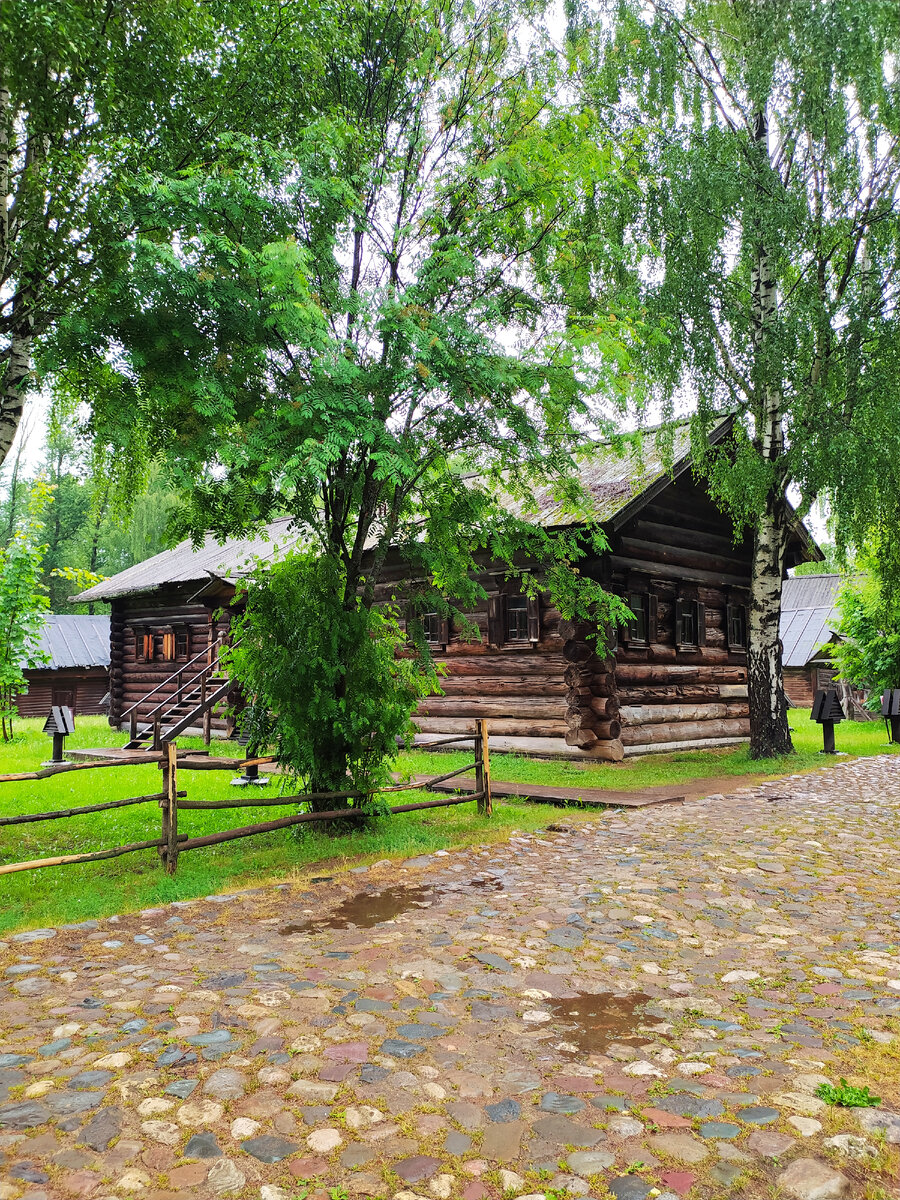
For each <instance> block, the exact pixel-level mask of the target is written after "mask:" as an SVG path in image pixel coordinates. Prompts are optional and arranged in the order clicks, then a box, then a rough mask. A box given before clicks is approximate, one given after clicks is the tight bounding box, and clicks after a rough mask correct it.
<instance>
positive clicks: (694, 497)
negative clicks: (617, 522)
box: [607, 473, 752, 754]
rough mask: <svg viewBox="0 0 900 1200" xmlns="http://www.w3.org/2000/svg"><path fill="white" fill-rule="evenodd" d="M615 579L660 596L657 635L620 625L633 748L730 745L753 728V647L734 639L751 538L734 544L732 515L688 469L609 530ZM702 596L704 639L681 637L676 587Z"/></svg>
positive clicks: (625, 714)
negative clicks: (635, 638) (731, 618)
mask: <svg viewBox="0 0 900 1200" xmlns="http://www.w3.org/2000/svg"><path fill="white" fill-rule="evenodd" d="M611 550H612V554H611V556H610V558H609V560H608V568H607V569H608V572H609V574H608V579H609V584H610V586H611V587H612V590H613V591H615V592H617V593H619V594H620V595H625V594H627V593H628V591H629V590H630V585H633V586H635V587H636V589H637V590H638V591H641V590H645V589H648V590H649V593H650V594H651V595H652V596H654V597H655V604H656V622H655V624H656V629H655V638H654V640H653V642H652V644H650V645H647V646H639V647H638V646H633V645H630V644H629V642H628V638H627V633H626V634H623V635H620V639H619V647H618V649H617V651H616V669H615V681H616V693H617V696H618V699H619V704H620V708H619V714H620V720H621V723H622V732H621V740H622V743H623V746H624V747H625V752H626V754H634V753H647V752H653V751H659V752H663V751H668V750H676V749H684V748H689V747H693V746H701V745H704V746H709V745H729V744H732V743H734V742H736V741H738V740H741V739H743V738H746V737H749V734H750V721H749V715H748V714H749V708H748V704H747V654H746V650H745V649H740V650H734V649H729V646H728V637H727V629H726V614H727V608H728V605H729V604H732V605H734V606H736V607H745V608H746V607H747V606H748V604H749V588H750V571H751V550H752V547H751V542H750V539H749V538H745V539H744V540H743V541H742V542H740V543H739V544H738V545H735V544H734V540H733V535H732V529H731V523H730V521H729V520H728V519H727V517H725V516H724V515H723V514H722V513H720V512H719V511H718V509H717V508H716V506H715V505H714V504H713V502H712V501H711V500H710V499H709V496H708V495H707V494H706V493H705V491H704V490H703V489H702V488H701V487H700V486H698V485H697V484H696V483H695V482H694V481H693V479H692V478H691V476H690V475H689V474H688V473H685V474H683V475H681V476H680V477H679V478H678V479H677V480H675V481H674V482H673V483H670V484H669V485H668V486H667V487H666V488H665V489H664V490H663V491H662V492H660V493H659V495H658V496H656V497H655V499H654V500H653V501H652V502H651V503H650V504H648V505H646V506H645V507H644V508H643V509H641V511H640V512H639V513H638V514H637V515H636V517H635V519H634V520H632V521H629V522H628V523H627V524H626V525H624V526H623V528H622V529H621V530H619V531H618V532H617V533H616V534H615V535H614V536H613V537H612V538H611ZM680 596H681V597H685V598H687V599H689V600H696V601H697V602H698V603H699V604H700V605H702V606H703V615H704V620H703V624H704V626H705V634H704V635H703V636H702V637H701V640H702V642H703V643H704V644H702V645H698V647H697V648H696V649H695V650H682V649H679V648H678V647H677V645H676V636H675V624H676V620H675V618H676V604H677V601H678V599H679V597H680Z"/></svg>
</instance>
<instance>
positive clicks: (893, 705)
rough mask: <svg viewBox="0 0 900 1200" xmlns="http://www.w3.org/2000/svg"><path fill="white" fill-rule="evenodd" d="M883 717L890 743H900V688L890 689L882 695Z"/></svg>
mask: <svg viewBox="0 0 900 1200" xmlns="http://www.w3.org/2000/svg"><path fill="white" fill-rule="evenodd" d="M881 715H882V716H883V717H884V723H885V725H886V726H887V730H888V741H889V742H900V688H888V690H887V691H886V692H882V693H881Z"/></svg>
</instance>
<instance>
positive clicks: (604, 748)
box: [415, 723, 625, 762]
mask: <svg viewBox="0 0 900 1200" xmlns="http://www.w3.org/2000/svg"><path fill="white" fill-rule="evenodd" d="M415 744H416V746H417V747H420V748H422V749H425V748H427V746H428V739H427V736H425V737H423V736H422V735H421V734H418V735H416V738H415ZM490 748H491V750H492V751H493V752H494V753H500V754H504V753H509V754H524V755H527V756H528V757H530V758H551V759H553V758H562V759H574V760H576V761H580V762H583V761H585V760H595V759H596V760H598V761H600V762H621V761H622V759H623V758H624V755H625V750H624V747H623V745H622V743H621V741H618V740H616V741H609V742H601V741H598V742H596V743H595V744H594V745H593V746H591V747H590V749H587V750H585V749H581V748H579V747H577V746H568V745H566V742H565V740H564V739H563V738H562V737H552V738H543V737H508V736H503V737H496V736H495V735H494V733H493V723H492V724H491V734H490Z"/></svg>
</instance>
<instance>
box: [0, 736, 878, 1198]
mask: <svg viewBox="0 0 900 1200" xmlns="http://www.w3.org/2000/svg"><path fill="white" fill-rule="evenodd" d="M898 814H900V759H897V758H893V759H891V758H881V759H868V760H863V761H860V762H857V763H847V764H842V765H838V766H835V767H833V768H831V769H829V770H828V771H823V772H818V773H815V774H813V775H804V776H795V777H791V778H789V779H787V780H779V781H777V782H775V783H770V784H765V785H760V786H756V787H752V788H744V789H742V790H740V791H737V792H735V793H733V794H731V795H730V796H727V797H722V796H718V797H716V796H714V797H710V798H708V799H707V800H705V801H703V802H702V803H688V804H686V805H684V806H683V807H673V806H664V807H661V808H653V809H644V810H640V811H634V812H628V811H625V812H604V813H596V814H593V813H592V814H591V816H590V818H589V819H588V820H587V821H583V820H582V818H581V817H580V816H579V818H578V819H577V821H575V820H573V823H572V824H571V826H570V827H569V828H568V829H567V828H566V822H565V821H561V818H560V814H559V812H558V810H557V811H555V812H553V813H552V814H548V823H551V824H553V825H554V826H555V829H554V830H550V829H548V830H547V831H545V832H544V833H541V834H537V835H525V834H523V835H520V836H519V835H516V836H512V837H510V839H509V840H508V841H506V842H503V843H500V844H498V845H494V846H491V847H483V848H475V849H469V850H466V851H461V852H458V853H457V852H453V853H445V852H440V853H438V854H436V855H432V856H428V857H425V858H422V859H414V860H409V861H408V862H406V863H387V862H385V863H382V864H375V866H374V867H372V868H371V869H369V870H357V871H356V872H350V873H347V874H344V875H339V876H335V877H334V878H333V879H329V878H328V877H319V878H320V879H321V881H320V882H319V883H316V884H315V885H311V884H310V883H306V884H304V885H298V886H296V887H294V886H292V885H282V886H281V887H271V888H265V889H255V890H253V891H250V892H243V893H239V894H237V895H231V896H219V897H208V898H207V899H205V900H198V901H196V902H193V903H189V904H184V903H179V904H171V905H168V906H166V907H165V908H160V909H155V910H145V911H144V912H142V913H135V914H131V915H123V916H122V917H120V918H118V919H116V918H111V919H107V920H104V921H101V922H87V923H85V924H84V925H80V926H76V927H68V928H61V929H54V930H49V929H48V930H34V931H29V932H26V933H23V934H16V935H13V936H12V937H9V938H8V940H7V941H6V942H0V1200H69V1198H71V1197H91V1198H93V1200H103V1198H105V1197H118V1198H119V1200H121V1198H122V1197H128V1196H132V1195H133V1196H136V1197H141V1198H142V1200H175V1198H176V1197H199V1198H201V1200H205V1198H207V1197H210V1198H211V1197H215V1196H230V1197H237V1198H238V1200H243V1198H244V1197H253V1198H254V1200H256V1198H259V1200H297V1198H299V1197H301V1196H304V1195H308V1196H309V1197H310V1200H313V1198H315V1197H321V1200H326V1198H327V1197H328V1194H329V1191H330V1189H334V1188H340V1189H344V1190H345V1191H346V1193H348V1194H349V1195H350V1196H351V1197H355V1196H372V1197H385V1198H387V1197H399V1200H413V1198H414V1197H416V1196H421V1197H424V1198H427V1200H456V1198H459V1200H504V1197H526V1196H527V1197H531V1198H534V1197H537V1196H545V1197H547V1198H548V1200H550V1197H551V1194H552V1196H553V1197H554V1198H557V1197H560V1196H563V1195H566V1194H567V1195H570V1196H580V1195H589V1196H594V1197H597V1198H600V1197H608V1196H615V1197H616V1198H617V1200H647V1198H648V1197H654V1198H657V1200H661V1198H662V1197H665V1198H666V1200H674V1198H675V1197H681V1196H686V1197H696V1198H698V1200H701V1198H702V1200H718V1198H719V1197H730V1196H734V1197H741V1198H745V1197H746V1198H751V1200H769V1198H771V1197H774V1196H778V1197H779V1198H780V1200H789V1198H793V1200H841V1198H843V1197H846V1198H849V1200H855V1198H859V1200H875V1198H878V1200H889V1198H894V1197H900V1185H898V1182H897V1181H898V1178H900V1111H898V1110H900V949H898V947H900V895H898V884H900V857H898V843H900V827H898ZM841 1076H846V1077H847V1078H848V1079H849V1080H850V1082H851V1083H853V1084H855V1085H861V1084H864V1083H865V1084H868V1086H869V1087H870V1089H871V1091H872V1092H874V1093H875V1094H876V1095H879V1096H881V1098H882V1103H881V1105H879V1106H878V1107H874V1108H873V1107H869V1108H861V1109H851V1108H841V1107H835V1106H831V1105H826V1104H825V1103H824V1102H823V1101H822V1100H821V1099H820V1098H819V1097H817V1095H816V1089H817V1088H818V1087H819V1085H820V1084H821V1083H823V1082H826V1081H827V1082H831V1083H834V1084H837V1083H838V1081H839V1079H840V1077H841ZM341 1196H342V1193H341V1192H335V1193H333V1195H332V1196H331V1200H341Z"/></svg>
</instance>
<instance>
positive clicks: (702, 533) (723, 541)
mask: <svg viewBox="0 0 900 1200" xmlns="http://www.w3.org/2000/svg"><path fill="white" fill-rule="evenodd" d="M645 511H646V510H645ZM631 528H632V530H633V531H634V532H635V534H636V535H637V536H638V537H641V538H643V539H644V540H645V541H648V542H659V543H661V544H662V545H664V546H677V545H678V544H679V543H685V542H686V543H687V544H688V545H690V546H694V547H695V548H696V549H697V550H701V551H709V552H710V553H712V554H723V555H731V556H733V555H734V554H735V549H736V548H735V545H734V541H733V539H732V538H731V537H730V536H729V535H728V534H725V533H711V532H707V531H706V530H703V529H686V528H685V527H684V526H683V525H670V524H668V523H667V522H662V521H646V520H644V519H643V518H642V517H639V518H638V519H637V520H636V521H635V522H634V524H633V525H632V526H631ZM738 556H739V557H740V555H738Z"/></svg>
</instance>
